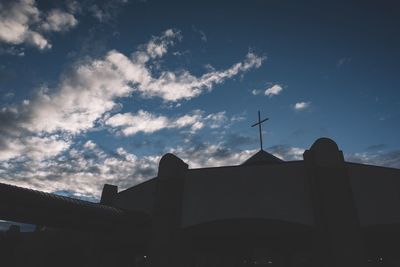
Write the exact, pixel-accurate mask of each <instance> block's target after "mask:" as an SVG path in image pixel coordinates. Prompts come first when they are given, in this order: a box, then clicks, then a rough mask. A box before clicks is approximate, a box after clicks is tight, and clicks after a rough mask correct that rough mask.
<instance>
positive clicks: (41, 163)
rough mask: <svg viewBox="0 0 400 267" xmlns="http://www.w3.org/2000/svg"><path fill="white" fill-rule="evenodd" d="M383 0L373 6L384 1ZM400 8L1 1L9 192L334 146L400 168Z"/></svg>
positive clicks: (64, 188) (1, 102)
mask: <svg viewBox="0 0 400 267" xmlns="http://www.w3.org/2000/svg"><path fill="white" fill-rule="evenodd" d="M369 2H371V3H369ZM397 10H398V6H396V3H395V1H381V2H379V3H377V2H372V1H364V2H363V3H362V4H360V3H356V1H324V3H321V1H301V3H300V1H234V2H232V1H219V2H218V3H215V2H214V1H197V2H196V3H193V2H189V1H187V2H186V3H184V2H183V1H155V0H148V1H132V0H131V1H122V0H120V1H39V0H37V1H34V0H21V1H1V4H0V126H1V128H0V182H5V183H10V184H16V185H20V186H25V187H30V188H35V189H39V190H44V191H48V192H56V193H59V194H64V195H73V196H76V197H81V198H88V199H96V198H98V196H99V194H100V192H101V187H102V185H103V184H104V183H111V184H116V185H119V187H120V188H121V189H123V188H127V187H129V186H132V185H134V184H137V183H139V182H142V181H144V180H146V179H148V178H151V177H153V176H154V175H155V173H156V169H157V164H158V160H159V159H160V156H162V155H163V154H164V153H167V152H172V153H174V154H176V155H177V156H179V157H181V158H182V159H184V160H185V161H186V162H188V163H189V165H190V166H191V167H205V166H222V165H236V164H240V163H241V162H243V161H244V160H245V159H246V158H248V157H250V156H251V155H252V154H254V153H255V152H256V151H257V149H258V147H259V144H258V132H257V129H255V128H251V127H250V125H251V124H253V123H254V122H255V121H256V120H257V111H258V110H261V114H262V116H263V117H268V118H270V119H269V121H268V122H267V123H266V124H265V125H264V128H263V130H264V144H265V147H266V150H267V151H269V152H271V153H274V154H275V155H277V156H279V157H281V158H283V159H285V160H296V159H302V153H303V151H304V149H307V148H309V147H310V145H311V144H312V143H313V142H314V141H315V140H316V139H317V138H319V137H323V136H324V137H330V138H332V139H334V140H335V141H336V142H337V143H338V145H339V147H340V148H341V149H342V150H343V151H344V153H345V157H346V159H347V160H349V161H356V162H362V163H367V164H375V165H381V166H389V167H397V168H399V167H400V141H399V138H398V136H399V130H400V126H399V125H400V92H399V89H398V88H399V85H400V78H399V75H398V70H399V69H400V68H399V67H400V63H399V62H400V61H399V59H400V51H399V49H398V47H400V35H399V33H398V28H399V26H400V23H399V22H400V19H399V18H398V15H397V13H396V11H397Z"/></svg>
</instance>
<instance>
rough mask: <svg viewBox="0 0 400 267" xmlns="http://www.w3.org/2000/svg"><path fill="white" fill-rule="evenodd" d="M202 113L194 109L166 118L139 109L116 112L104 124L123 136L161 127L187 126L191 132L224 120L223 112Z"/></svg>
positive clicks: (176, 127) (179, 127)
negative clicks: (187, 113)
mask: <svg viewBox="0 0 400 267" xmlns="http://www.w3.org/2000/svg"><path fill="white" fill-rule="evenodd" d="M203 113H204V112H202V111H200V110H195V111H193V112H191V114H189V115H184V116H181V117H175V118H168V117H166V116H163V115H155V114H152V113H149V112H147V111H143V110H139V111H138V112H137V113H124V114H116V115H114V116H112V117H110V118H108V119H107V120H106V121H105V124H106V125H108V126H111V127H114V128H118V129H120V132H121V133H122V134H123V135H124V136H130V135H134V134H137V133H139V132H143V133H154V132H157V131H160V130H163V129H181V128H189V129H190V131H191V132H196V131H198V130H200V129H202V128H203V127H204V126H205V125H209V127H210V128H217V127H220V126H221V122H223V121H225V120H226V116H225V113H224V112H219V113H215V114H209V115H207V116H203Z"/></svg>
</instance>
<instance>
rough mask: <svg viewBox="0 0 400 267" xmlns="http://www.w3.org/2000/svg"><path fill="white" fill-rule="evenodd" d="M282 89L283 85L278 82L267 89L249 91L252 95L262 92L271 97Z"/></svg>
mask: <svg viewBox="0 0 400 267" xmlns="http://www.w3.org/2000/svg"><path fill="white" fill-rule="evenodd" d="M282 90H283V87H282V86H281V85H279V84H274V85H272V86H270V87H268V88H267V89H254V90H252V91H251V93H252V94H253V95H260V94H264V95H266V96H269V97H273V96H275V95H279V94H280V93H281V92H282Z"/></svg>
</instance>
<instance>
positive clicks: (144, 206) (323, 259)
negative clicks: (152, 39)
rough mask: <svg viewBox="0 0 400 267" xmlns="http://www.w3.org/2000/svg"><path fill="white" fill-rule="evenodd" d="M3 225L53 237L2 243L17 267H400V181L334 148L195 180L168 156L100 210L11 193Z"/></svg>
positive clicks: (21, 236) (202, 174)
mask: <svg viewBox="0 0 400 267" xmlns="http://www.w3.org/2000/svg"><path fill="white" fill-rule="evenodd" d="M0 219H4V220H11V221H18V222H23V223H31V224H36V225H40V226H41V227H37V230H36V231H35V232H32V233H21V232H20V231H18V229H17V227H14V228H10V229H9V230H8V231H7V232H5V233H3V234H2V235H1V236H0V240H1V246H2V247H1V248H0V251H1V252H0V253H2V254H4V256H3V257H2V259H3V261H4V262H6V261H7V264H8V265H7V266H151V267H162V266H174V267H235V266H238V267H239V266H271V267H272V266H285V267H286V266H287V267H292V266H293V267H295V266H296V267H300V266H302V267H303V266H304V267H305V266H319V267H321V266H327V267H334V266H335V267H336V266H341V267H345V266H349V267H350V266H351V267H355V266H378V265H379V266H400V245H399V244H398V240H399V234H400V170H399V169H393V168H384V167H378V166H372V165H364V164H357V163H351V162H346V161H345V160H344V158H343V153H342V151H340V150H339V148H338V146H337V145H336V143H335V142H334V141H332V140H330V139H328V138H321V139H318V140H317V141H316V142H315V143H314V144H313V145H312V146H311V148H310V149H308V150H306V151H305V153H304V155H303V160H299V161H282V160H280V159H279V158H276V157H275V156H273V155H271V154H269V153H268V152H266V151H264V150H262V149H261V150H260V151H259V152H258V153H256V154H255V155H253V156H252V157H251V158H249V159H248V160H247V161H245V162H244V163H242V164H241V165H237V166H222V167H215V168H201V169H191V168H189V166H188V165H187V164H186V163H185V162H183V161H182V160H181V159H179V158H178V157H176V156H175V155H172V154H166V155H164V156H163V157H162V159H161V161H160V163H159V168H158V175H157V177H155V178H153V179H150V180H148V181H146V182H144V183H142V184H139V185H136V186H133V187H131V188H129V189H127V190H124V191H121V192H118V188H117V187H116V186H112V185H105V186H104V188H103V193H102V197H101V202H100V203H98V204H96V203H90V202H85V201H81V200H75V199H71V198H66V197H60V196H55V195H52V194H47V193H42V192H39V191H33V190H28V189H23V188H19V187H14V186H10V185H4V184H2V185H0Z"/></svg>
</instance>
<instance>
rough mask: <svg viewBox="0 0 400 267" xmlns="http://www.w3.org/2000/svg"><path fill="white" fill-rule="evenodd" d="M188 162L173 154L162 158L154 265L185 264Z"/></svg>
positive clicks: (151, 261) (176, 265) (153, 233)
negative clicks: (184, 208) (184, 206)
mask: <svg viewBox="0 0 400 267" xmlns="http://www.w3.org/2000/svg"><path fill="white" fill-rule="evenodd" d="M187 169H188V165H187V164H186V163H184V162H183V161H182V160H181V159H179V158H177V157H176V156H174V155H172V154H166V155H164V156H163V157H162V159H161V160H160V164H159V167H158V176H157V178H156V179H157V181H156V188H155V196H154V197H155V200H154V214H153V224H152V243H151V248H150V255H149V260H150V266H152V267H163V266H165V267H170V266H174V267H181V266H183V257H182V256H183V255H182V235H181V216H182V197H183V186H184V179H185V175H186V171H187Z"/></svg>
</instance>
